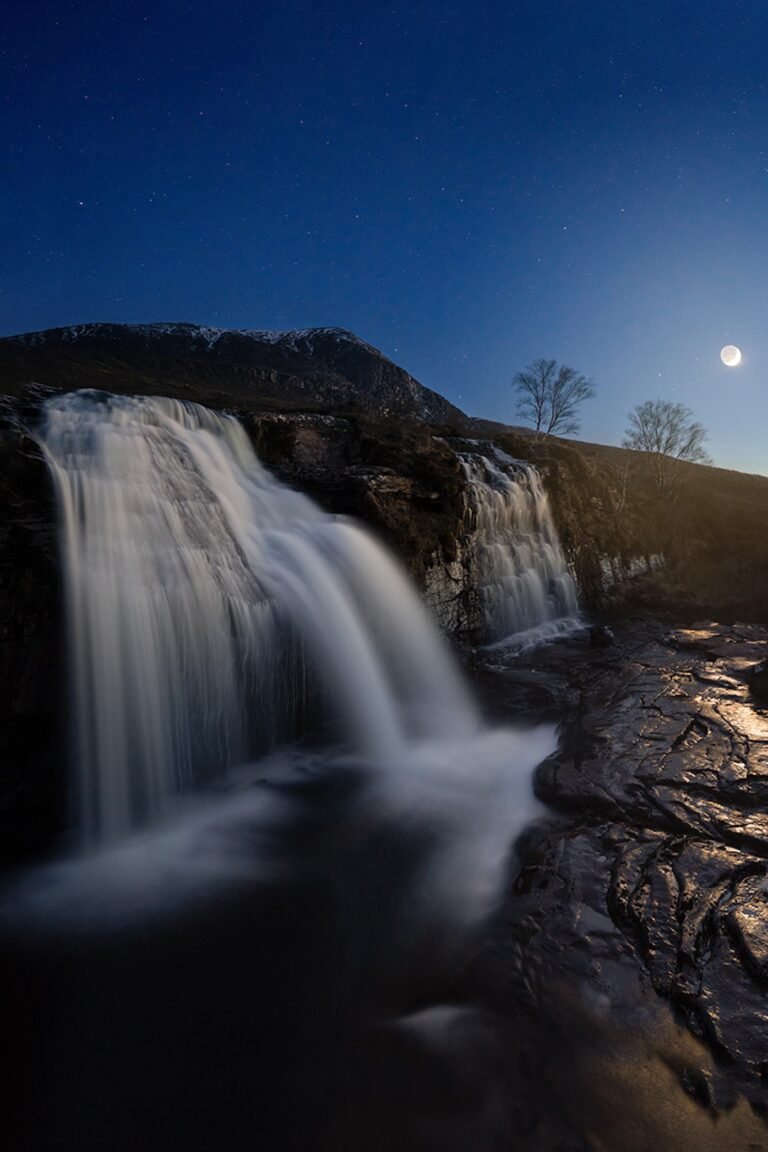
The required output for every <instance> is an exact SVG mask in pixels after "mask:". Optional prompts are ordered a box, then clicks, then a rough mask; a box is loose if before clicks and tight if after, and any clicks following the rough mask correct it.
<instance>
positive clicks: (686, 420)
mask: <svg viewBox="0 0 768 1152" xmlns="http://www.w3.org/2000/svg"><path fill="white" fill-rule="evenodd" d="M706 438H707V431H706V429H705V428H704V426H703V425H702V424H699V422H698V421H697V420H694V418H693V413H692V412H691V410H690V408H686V407H685V405H684V404H673V403H672V401H671V400H646V401H645V403H644V404H638V405H637V407H636V408H633V410H632V411H631V412H630V414H629V427H628V428H627V430H626V433H625V434H624V439H623V440H622V442H621V445H622V448H634V449H635V450H636V451H639V452H649V453H650V454H651V457H652V465H653V472H654V476H655V478H656V485H657V487H658V488H664V487H667V486H668V485H669V484H670V483H671V481H672V480H673V479H674V478H675V477H676V475H677V474H678V471H679V470H678V468H677V461H679V460H687V461H688V462H689V463H691V464H711V463H712V459H711V457H710V456H709V454H708V453H707V452H706V451H705V449H704V447H703V444H704V441H705V440H706Z"/></svg>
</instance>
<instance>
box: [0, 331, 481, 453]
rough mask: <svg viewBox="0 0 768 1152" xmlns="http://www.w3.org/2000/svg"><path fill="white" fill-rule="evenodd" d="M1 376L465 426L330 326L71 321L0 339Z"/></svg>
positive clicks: (432, 396) (9, 380)
mask: <svg viewBox="0 0 768 1152" xmlns="http://www.w3.org/2000/svg"><path fill="white" fill-rule="evenodd" d="M132 370H133V371H132ZM0 372H1V373H2V376H3V379H4V381H5V383H6V385H8V386H10V387H11V388H13V387H21V386H24V385H28V384H29V383H31V382H35V383H38V384H43V385H48V386H52V387H55V388H57V389H58V388H62V387H66V388H87V387H92V388H100V389H105V390H110V388H112V389H113V390H115V391H120V392H125V391H129V390H136V391H142V390H145V389H146V390H149V391H151V392H154V393H157V392H165V393H166V394H171V395H176V396H178V397H179V398H183V399H196V398H198V396H197V395H196V394H197V393H200V394H203V393H204V394H205V395H207V396H208V397H209V398H210V397H211V392H212V391H213V392H214V393H216V394H217V396H218V398H219V399H220V400H221V402H222V403H234V404H238V403H243V402H245V403H247V404H248V405H249V406H250V405H251V404H253V403H263V404H266V405H267V406H273V405H276V406H281V405H286V406H288V407H294V406H296V405H297V404H300V405H302V406H304V407H306V406H307V405H308V404H315V405H318V406H319V407H321V408H330V407H333V408H336V409H338V408H339V407H342V408H343V407H347V406H352V407H353V408H354V407H358V408H360V409H362V410H363V411H366V412H368V413H370V414H373V415H377V416H383V417H394V418H403V417H405V418H412V419H416V420H420V421H423V422H425V423H428V424H437V425H448V426H450V427H452V428H455V429H457V430H458V429H463V428H466V427H468V426H469V423H470V421H469V418H468V417H467V416H466V415H465V414H464V413H463V412H462V411H461V410H460V409H458V408H456V407H455V405H453V404H451V403H450V402H449V401H448V400H446V399H445V398H444V397H443V396H441V395H440V394H439V393H438V392H435V391H433V390H432V389H431V388H427V387H425V386H424V385H423V384H421V383H420V382H419V381H418V380H416V379H415V378H414V377H413V376H411V375H410V373H408V372H406V370H405V369H404V368H401V367H400V366H399V365H397V364H395V363H394V361H392V360H390V359H389V358H388V357H387V356H385V355H384V354H383V353H382V352H381V351H380V350H379V349H377V348H375V347H374V346H373V345H372V344H369V343H367V342H366V341H365V340H362V339H361V338H360V337H359V336H357V335H356V334H355V333H353V332H350V331H348V330H347V329H344V328H338V327H330V328H329V327H317V328H302V329H289V330H287V331H284V332H280V331H274V330H271V329H231V328H212V327H208V326H206V325H200V324H190V323H186V322H179V323H176V322H157V323H149V324H111V323H85V324H75V325H69V326H67V327H63V328H51V329H45V330H42V331H39V332H27V333H20V334H18V335H15V336H6V337H2V338H0Z"/></svg>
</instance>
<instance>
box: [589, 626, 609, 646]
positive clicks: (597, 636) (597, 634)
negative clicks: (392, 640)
mask: <svg viewBox="0 0 768 1152" xmlns="http://www.w3.org/2000/svg"><path fill="white" fill-rule="evenodd" d="M613 641H614V635H613V631H612V629H610V628H609V627H608V625H607V624H593V625H592V627H591V628H590V630H589V642H590V644H591V645H592V647H593V648H610V646H611V644H613Z"/></svg>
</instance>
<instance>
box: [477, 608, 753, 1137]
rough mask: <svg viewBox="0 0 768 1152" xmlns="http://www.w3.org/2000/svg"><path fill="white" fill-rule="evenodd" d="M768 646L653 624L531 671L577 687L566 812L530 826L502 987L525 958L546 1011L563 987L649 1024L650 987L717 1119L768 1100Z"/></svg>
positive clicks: (737, 636)
mask: <svg viewBox="0 0 768 1152" xmlns="http://www.w3.org/2000/svg"><path fill="white" fill-rule="evenodd" d="M766 644H768V632H767V631H766V630H765V629H761V628H758V627H754V626H748V625H737V626H735V627H729V628H725V627H722V626H718V625H707V626H700V627H697V628H694V629H678V630H674V631H671V632H666V633H665V631H664V629H663V627H662V626H660V625H653V624H650V623H648V624H636V625H633V626H631V627H629V628H624V629H622V630H621V632H620V633H619V635H618V636H617V642H616V644H615V645H614V646H613V647H612V648H610V649H607V650H600V649H593V648H591V647H590V646H588V645H587V644H586V643H585V642H581V644H580V645H579V644H578V643H577V642H573V643H572V644H571V645H570V652H569V651H568V649H567V648H564V649H561V652H560V653H559V654H557V653H555V652H553V651H550V652H549V653H542V654H541V655H540V656H539V657H536V656H535V655H534V656H532V657H531V658H530V660H529V661H526V662H527V663H528V664H530V665H531V667H529V675H531V674H532V673H533V672H534V671H535V672H537V673H538V675H539V677H540V679H541V681H542V682H543V683H546V682H547V681H549V682H550V684H551V685H552V686H553V690H554V691H556V692H557V691H558V685H560V691H561V699H562V698H563V696H562V686H563V685H568V686H569V689H568V690H569V692H570V701H569V702H570V707H571V719H570V721H569V722H568V723H567V725H566V729H565V731H564V738H563V741H562V747H561V750H560V752H559V753H558V754H556V755H555V756H553V757H552V758H551V759H550V760H549V761H548V762H547V763H545V764H544V765H543V766H542V767H541V768H540V770H539V773H538V777H537V792H538V794H539V796H540V797H541V798H542V799H544V800H545V801H546V802H547V804H549V805H551V806H553V807H554V808H555V809H557V810H558V811H559V812H560V813H561V814H562V815H561V818H560V820H559V821H558V822H557V823H556V824H554V825H551V824H550V825H549V826H546V825H543V826H542V827H541V828H540V829H539V830H534V831H532V832H531V834H530V836H529V839H528V844H527V848H526V850H525V852H524V856H525V860H526V864H525V867H524V870H523V872H522V874H521V876H520V877H519V879H518V880H517V882H516V884H515V887H514V890H513V891H511V892H510V895H509V898H508V901H507V903H506V906H505V914H504V928H503V931H502V936H503V943H499V944H498V945H497V947H498V948H499V949H501V952H502V953H503V955H504V957H505V960H504V963H503V964H502V968H503V970H504V971H505V972H506V973H507V977H506V979H507V980H509V979H510V978H511V977H510V976H509V974H510V973H513V972H514V971H515V970H516V969H515V962H514V959H513V958H514V956H515V955H518V959H519V957H520V955H522V956H523V959H522V961H521V962H522V970H523V971H524V973H525V974H526V975H525V979H526V981H527V983H526V987H527V988H528V995H530V996H531V997H533V1001H534V1003H536V1004H538V1005H539V1007H540V1008H541V1010H542V1012H544V1013H545V1014H546V1012H547V1006H546V1000H547V998H548V997H549V996H550V995H551V994H552V989H553V987H555V988H556V987H558V986H561V985H563V984H564V983H565V984H566V985H567V986H568V987H570V988H571V991H572V992H573V990H574V989H575V988H581V989H582V991H581V992H580V993H579V996H582V995H583V996H584V997H586V1003H587V1008H589V1012H591V1013H593V1012H597V1015H598V1016H600V1014H601V1013H602V1014H603V1015H604V1014H605V1013H607V1012H609V1013H610V1015H611V1018H612V1019H614V1020H615V1021H621V1020H625V1021H628V1020H631V1019H633V1017H637V1016H638V1013H639V1014H640V1015H642V1016H644V1017H645V1020H646V1023H645V1027H648V1026H649V1025H648V1018H647V1017H648V1013H649V1011H651V1009H652V1001H651V1002H650V1003H651V1009H649V1007H648V1005H649V1001H648V995H647V993H648V991H649V990H650V989H653V990H654V991H655V992H656V993H657V994H659V995H660V996H661V997H662V998H664V999H663V1000H662V1001H660V1003H661V1004H663V1003H664V1000H666V1001H667V1002H668V1003H669V1004H670V1005H671V1006H672V1007H673V1008H674V1011H675V1013H676V1014H677V1016H678V1018H679V1019H681V1020H683V1021H685V1023H686V1024H687V1026H688V1028H689V1029H690V1031H691V1033H692V1034H693V1035H694V1036H695V1037H698V1038H701V1039H702V1040H703V1041H704V1042H705V1048H704V1049H702V1050H701V1051H699V1052H698V1055H695V1053H689V1054H688V1056H686V1058H685V1060H684V1061H683V1062H682V1064H681V1066H680V1067H679V1069H678V1075H679V1076H680V1078H681V1083H683V1086H684V1087H685V1088H686V1091H689V1092H693V1093H694V1094H695V1095H697V1096H698V1098H699V1099H701V1100H702V1101H703V1102H704V1103H706V1105H707V1106H708V1107H710V1108H711V1109H714V1110H718V1109H727V1108H729V1107H731V1106H732V1104H733V1103H734V1101H735V1099H736V1097H737V1095H738V1094H739V1093H744V1094H745V1095H746V1096H747V1098H749V1099H750V1100H751V1101H752V1102H753V1104H754V1106H755V1107H757V1108H765V1107H766V1106H768V1095H767V1094H766V1087H765V1073H766V1069H768V1000H767V999H766V991H767V990H768V985H767V981H768V949H767V948H766V941H768V767H767V766H768V717H767V716H766V715H765V714H764V713H763V712H762V711H761V710H760V709H756V708H755V707H754V706H753V705H752V704H751V702H750V695H749V690H748V686H747V682H748V676H749V670H750V668H751V667H752V666H753V665H754V662H755V658H756V657H757V656H759V655H761V654H762V652H764V651H765V646H766ZM499 671H502V672H503V669H497V672H496V675H497V676H498V674H499ZM510 674H511V670H510ZM516 949H522V950H523V951H522V953H520V954H518V953H517V952H516ZM496 963H498V957H497V958H496V960H495V961H494V964H496ZM518 967H519V964H518ZM494 972H496V975H489V974H488V973H486V975H485V977H484V979H488V980H489V981H490V983H491V984H493V982H494V980H495V981H497V982H498V980H499V979H500V974H499V972H498V971H497V970H496V969H495V968H494ZM521 978H522V977H521ZM643 987H644V988H645V989H646V992H645V993H642V994H641V990H642V988H643ZM518 991H519V990H518ZM498 994H499V995H504V993H503V992H502V991H501V989H499V991H498ZM516 994H517V993H516ZM590 1004H591V1007H589V1005H590ZM600 1004H602V1005H603V1006H602V1008H600ZM587 1008H585V1007H584V1005H583V1004H582V1010H584V1011H587ZM659 1010H660V1009H658V1008H655V1009H653V1012H658V1011H659ZM673 1020H674V1017H672V1016H670V1017H669V1023H670V1026H671V1024H672V1022H673ZM706 1049H709V1055H706ZM734 1146H735V1145H734Z"/></svg>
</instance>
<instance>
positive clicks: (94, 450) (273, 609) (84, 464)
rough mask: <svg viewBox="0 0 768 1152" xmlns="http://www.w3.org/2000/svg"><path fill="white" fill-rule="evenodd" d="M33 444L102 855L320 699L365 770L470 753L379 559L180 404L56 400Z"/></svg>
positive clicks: (464, 730)
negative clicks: (53, 512) (53, 522)
mask: <svg viewBox="0 0 768 1152" xmlns="http://www.w3.org/2000/svg"><path fill="white" fill-rule="evenodd" d="M42 442H43V444H44V447H45V451H46V454H47V457H48V460H49V462H50V466H51V468H52V471H53V475H54V477H55V481H56V487H57V492H58V498H59V502H60V507H61V512H62V518H63V525H64V556H65V580H66V587H67V596H68V602H69V611H68V616H69V623H70V649H71V652H72V681H73V691H74V701H75V716H76V723H75V727H76V749H75V762H76V765H77V773H78V780H77V787H76V793H77V805H78V823H79V825H80V827H81V828H82V829H83V832H84V835H85V837H86V839H87V840H89V841H91V842H94V841H95V842H104V841H113V840H115V839H116V838H119V837H120V836H123V835H124V834H126V833H127V832H128V831H130V830H131V829H133V828H135V827H137V826H140V825H142V824H144V823H147V822H148V821H150V820H151V819H152V818H153V817H154V816H156V815H157V814H158V813H159V812H161V811H162V810H163V809H164V808H165V807H166V806H167V804H168V801H169V799H170V797H172V796H173V795H174V794H175V793H177V792H179V791H183V790H185V789H187V788H189V787H190V786H193V785H195V784H196V783H200V782H204V781H205V780H206V779H208V778H210V777H211V775H212V774H213V775H215V774H220V773H221V772H222V771H223V770H224V769H226V768H227V767H228V766H229V765H231V764H234V763H238V762H240V761H242V760H243V759H245V758H246V757H247V756H248V755H252V754H253V753H254V751H257V750H263V749H264V747H265V746H267V745H268V744H269V743H274V742H275V741H276V740H277V739H280V738H287V737H289V736H291V735H292V734H293V733H292V731H291V728H292V722H293V721H294V720H295V713H296V711H297V709H299V710H300V709H301V707H303V706H304V705H306V703H307V697H308V696H312V695H313V694H314V696H320V697H322V698H323V699H324V700H325V701H326V702H327V708H328V711H329V712H330V713H331V714H332V716H333V717H334V719H335V721H336V727H337V737H339V738H340V739H341V740H342V741H346V742H347V743H348V744H349V746H350V747H351V748H353V749H354V750H355V751H356V752H358V753H359V754H362V755H363V756H366V757H368V758H371V759H376V760H387V759H388V760H393V759H396V758H397V757H398V756H402V752H403V745H404V743H405V742H406V741H413V740H418V739H420V738H429V737H434V736H436V735H438V734H439V735H440V736H441V737H442V738H445V737H446V736H451V735H454V736H456V737H466V736H467V735H468V734H469V733H470V732H472V731H474V730H475V729H476V727H477V720H476V716H475V713H474V709H473V706H472V704H471V703H470V701H469V699H468V697H467V694H466V693H465V690H464V688H463V686H462V684H461V682H460V680H459V677H458V674H457V673H456V671H455V669H454V667H453V665H452V663H451V661H450V660H449V659H448V657H447V653H446V652H445V651H444V648H443V645H442V643H441V641H440V638H439V637H438V636H437V634H436V633H435V631H434V629H433V628H432V626H431V625H430V623H429V621H428V620H427V618H426V616H425V614H424V612H423V610H422V608H421V606H420V604H419V603H418V600H417V598H416V596H415V594H414V593H413V592H412V591H411V589H410V587H409V585H408V584H407V582H406V581H405V579H404V578H403V577H402V576H401V574H400V573H399V571H398V570H397V568H396V566H395V565H394V564H393V562H392V561H391V560H390V558H389V557H388V555H387V554H386V553H385V552H384V551H383V549H382V548H381V547H379V545H377V544H376V543H375V542H374V541H373V540H372V538H371V537H369V536H368V535H367V534H366V533H365V532H364V531H363V530H362V529H360V528H359V527H357V526H355V525H353V524H352V523H350V522H349V521H348V520H345V519H343V518H339V517H334V516H330V515H326V514H324V513H323V512H321V511H320V510H319V509H318V508H316V507H315V506H314V505H313V504H312V502H311V501H310V500H308V499H307V498H306V497H304V496H303V495H301V494H299V493H297V492H295V491H292V490H290V489H288V488H286V487H285V486H284V485H282V484H280V483H278V481H277V480H275V479H274V477H272V476H271V475H270V474H269V473H268V472H267V471H266V470H265V469H264V468H263V467H262V466H261V465H260V464H259V462H258V460H257V459H256V457H255V455H254V452H253V450H252V448H251V446H250V442H249V440H248V438H247V436H246V433H245V431H244V430H243V428H242V427H241V425H240V424H239V423H238V422H237V421H236V420H234V419H233V418H231V417H226V416H218V415H215V414H213V413H212V412H210V411H208V410H206V409H204V408H201V407H199V406H197V405H193V404H183V403H180V402H177V401H173V400H166V399H156V398H128V397H115V396H109V395H106V394H101V393H95V392H81V393H73V394H70V395H66V396H64V397H59V398H56V399H53V400H51V401H50V402H49V404H48V406H47V410H46V420H45V427H44V430H43V433H42Z"/></svg>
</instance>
